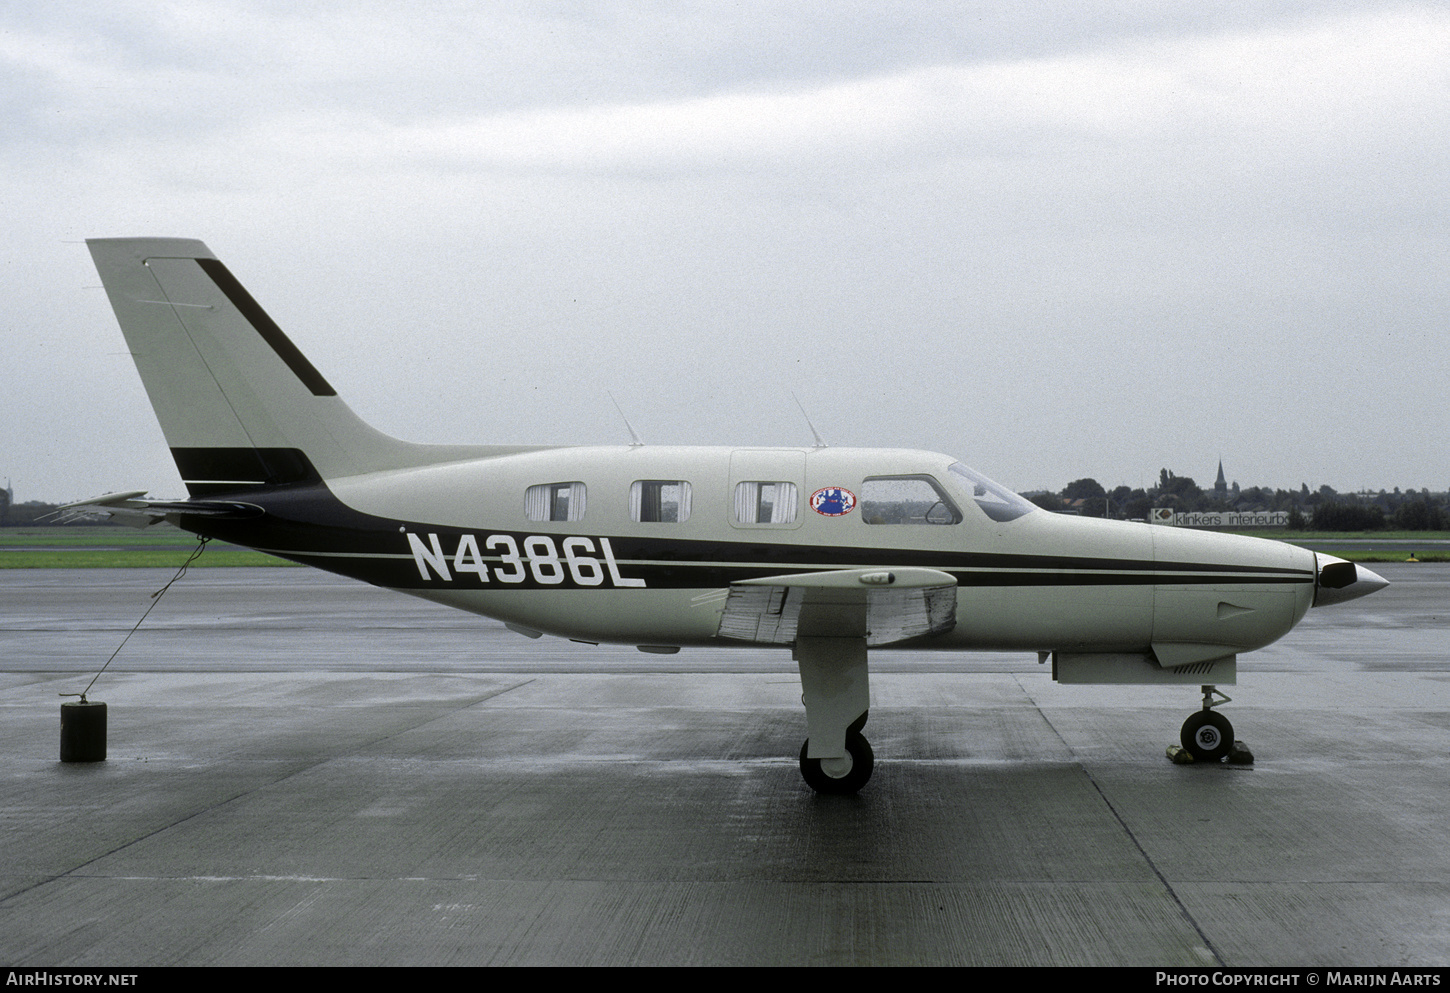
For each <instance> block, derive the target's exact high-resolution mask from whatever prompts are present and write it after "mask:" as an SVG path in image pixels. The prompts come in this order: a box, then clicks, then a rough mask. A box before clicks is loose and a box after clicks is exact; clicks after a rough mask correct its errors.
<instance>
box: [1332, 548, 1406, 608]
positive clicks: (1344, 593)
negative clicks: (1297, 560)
mask: <svg viewBox="0 0 1450 993" xmlns="http://www.w3.org/2000/svg"><path fill="white" fill-rule="evenodd" d="M1314 557H1315V559H1316V560H1317V561H1318V568H1319V572H1318V575H1316V576H1315V577H1314V606H1316V607H1325V606H1328V605H1329V604H1331V603H1344V602H1345V601H1346V600H1358V599H1359V598H1360V597H1362V596H1369V595H1370V594H1371V593H1376V592H1378V591H1380V590H1382V589H1384V588H1385V587H1386V586H1388V585H1390V584H1389V580H1387V579H1385V578H1384V577H1382V576H1380V575H1379V574H1377V573H1375V572H1371V571H1370V570H1369V569H1366V568H1365V567H1364V566H1362V565H1357V564H1355V563H1354V562H1346V561H1345V560H1344V559H1338V558H1335V557H1334V556H1333V555H1325V554H1323V553H1321V552H1316V553H1314Z"/></svg>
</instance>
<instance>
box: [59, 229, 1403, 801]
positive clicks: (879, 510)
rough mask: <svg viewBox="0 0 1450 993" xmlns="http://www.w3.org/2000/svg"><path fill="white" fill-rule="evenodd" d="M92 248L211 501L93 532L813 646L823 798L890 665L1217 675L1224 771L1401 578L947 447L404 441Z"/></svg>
mask: <svg viewBox="0 0 1450 993" xmlns="http://www.w3.org/2000/svg"><path fill="white" fill-rule="evenodd" d="M88 244H89V246H90V250H91V254H92V256H93V258H94V259H95V263H96V268H97V270H98V272H99V273H100V276H101V281H102V283H103V284H104V285H105V288H106V293H107V295H108V297H109V298H110V301H111V305H112V307H113V309H114V310H115V312H116V317H117V320H118V322H119V323H120V325H121V330H122V332H123V333H124V334H125V336H126V341H127V344H128V346H129V349H130V351H131V354H132V355H133V357H134V358H135V361H136V366H137V369H138V371H139V372H140V375H141V380H142V383H143V384H144V385H145V388H146V391H147V394H148V396H149V397H150V399H151V403H152V406H153V407H154V408H155V410H156V415H157V418H158V420H159V421H160V423H161V428H162V431H163V432H164V434H165V436H166V439H167V443H168V444H169V446H170V447H171V452H172V455H173V457H174V458H175V460H176V464H177V467H178V469H179V470H180V472H181V475H182V479H183V480H184V481H185V483H186V486H187V489H188V492H189V493H190V495H191V497H190V499H188V500H170V501H157V500H147V499H144V497H145V494H144V492H143V491H131V492H127V493H118V494H110V495H107V496H105V497H98V498H96V499H95V500H91V501H82V502H81V503H79V504H74V505H71V506H70V507H69V508H67V513H74V514H108V515H110V516H113V517H115V518H117V519H118V520H122V521H124V522H126V523H131V524H134V525H136V526H145V525H147V524H150V523H154V522H155V521H157V520H163V519H164V520H167V521H170V522H171V523H174V524H176V525H178V526H180V527H182V528H184V529H186V530H189V531H192V532H194V533H196V534H199V535H204V536H211V537H217V538H221V539H223V540H226V541H229V542H233V543H235V544H240V545H244V546H248V547H251V548H257V549H260V550H262V551H267V552H271V553H273V554H276V555H280V556H283V557H286V558H290V559H293V560H295V561H298V562H302V563H305V564H307V565H312V566H316V567H318V568H322V569H327V570H329V571H332V572H336V573H339V574H342V575H346V576H352V577H354V578H357V579H361V580H363V581H366V582H370V583H373V584H375V585H378V586H384V587H388V588H391V589H396V590H399V591H402V592H406V593H409V594H412V595H415V596H420V597H425V598H427V599H430V600H435V601H437V602H439V603H444V604H448V605H450V606H453V607H457V608H460V609H463V610H469V611H473V612H475V613H479V614H484V615H487V616H490V617H494V618H497V619H499V620H501V621H503V622H504V623H505V624H507V625H508V626H509V627H510V628H512V629H513V630H516V631H522V632H528V633H530V634H531V635H534V634H538V633H540V632H542V633H547V634H552V635H557V636H561V637H569V638H575V639H577V640H582V641H591V642H614V643H624V644H633V645H637V646H640V647H641V648H642V649H644V650H647V651H657V652H658V651H664V652H668V651H673V650H675V649H676V648H678V647H679V646H682V645H733V646H737V647H741V648H747V649H748V648H752V647H753V648H755V649H757V650H764V649H765V648H768V647H772V646H779V647H786V646H789V647H790V648H791V649H792V653H793V656H794V658H795V660H796V662H797V663H798V665H799V669H800V677H801V685H802V690H803V694H802V696H803V700H804V702H805V709H806V725H807V731H808V735H809V738H808V740H807V743H806V745H805V746H804V747H803V748H802V752H801V771H802V773H803V775H804V776H805V778H806V780H807V782H808V783H810V785H811V786H812V787H813V788H814V789H817V790H820V791H823V792H832V793H843V792H844V793H849V792H854V791H855V790H858V789H860V788H861V786H863V785H864V784H865V782H866V781H867V779H869V778H870V775H871V770H872V767H873V765H874V757H873V756H872V753H871V749H870V746H869V744H868V743H867V742H866V739H865V738H864V737H863V736H862V734H861V731H862V728H863V726H864V724H865V722H866V717H867V713H868V709H869V689H868V678H867V677H868V674H867V658H868V650H876V649H881V648H888V647H899V646H910V647H911V648H913V649H915V650H921V651H952V650H971V649H999V650H1020V651H1024V652H1027V651H1036V652H1039V653H1040V654H1041V655H1042V656H1043V657H1044V658H1045V657H1047V656H1049V655H1050V656H1051V657H1052V658H1053V662H1054V664H1053V671H1054V675H1055V677H1056V678H1058V679H1060V680H1062V681H1063V682H1115V683H1164V684H1170V685H1171V684H1174V683H1182V682H1185V681H1188V680H1192V679H1196V678H1200V677H1202V681H1203V683H1204V684H1206V685H1205V687H1204V688H1205V694H1204V699H1205V707H1204V709H1203V710H1202V711H1200V712H1199V713H1198V714H1195V715H1194V716H1193V717H1191V718H1190V719H1189V721H1188V722H1187V723H1185V725H1184V729H1183V733H1182V738H1183V741H1184V744H1185V746H1186V747H1188V748H1189V750H1190V751H1191V752H1193V753H1194V754H1196V755H1198V756H1199V757H1201V758H1216V757H1219V756H1221V755H1223V754H1224V753H1225V752H1226V751H1227V745H1228V744H1232V740H1233V739H1232V733H1231V729H1230V728H1229V726H1228V722H1227V721H1226V720H1224V719H1223V717H1222V715H1221V714H1219V713H1218V712H1216V711H1213V710H1211V709H1210V708H1211V707H1212V705H1213V704H1212V702H1211V698H1212V693H1210V692H1209V691H1210V690H1212V685H1208V684H1211V683H1213V682H1215V681H1216V682H1232V680H1233V673H1234V671H1235V669H1234V665H1235V660H1236V658H1237V656H1238V655H1239V654H1242V653H1244V652H1248V651H1252V650H1253V649H1255V648H1259V647H1262V646H1263V645H1266V644H1269V643H1270V642H1272V641H1274V640H1275V639H1277V638H1279V637H1281V636H1283V635H1284V634H1285V633H1286V632H1287V631H1288V630H1289V629H1290V628H1292V627H1293V626H1294V624H1296V623H1297V622H1298V621H1299V619H1300V618H1302V617H1303V616H1304V614H1305V612H1306V611H1307V610H1308V609H1309V607H1310V606H1311V605H1320V606H1322V605H1325V604H1329V603H1335V602H1341V601H1343V600H1346V599H1351V598H1353V597H1356V596H1363V595H1365V594H1367V593H1371V592H1374V590H1376V589H1379V588H1380V587H1382V586H1383V585H1384V581H1383V580H1382V579H1380V578H1379V577H1378V576H1375V575H1374V573H1372V572H1370V571H1369V570H1367V569H1364V568H1363V567H1356V566H1354V565H1353V564H1351V563H1346V562H1341V561H1339V560H1336V559H1332V558H1331V557H1328V556H1320V557H1318V558H1316V556H1315V555H1314V553H1312V552H1309V551H1305V550H1303V549H1299V548H1295V547H1293V546H1290V545H1285V544H1281V543H1278V542H1271V541H1261V540H1257V539H1251V538H1242V537H1236V536H1231V535H1216V534H1205V533H1201V532H1188V531H1184V530H1181V529H1175V528H1164V527H1156V526H1150V525H1144V524H1132V523H1122V522H1112V521H1094V520H1083V519H1078V518H1068V517H1062V516H1059V515H1054V514H1049V513H1047V512H1045V511H1041V510H1038V509H1036V508H1034V507H1032V506H1031V505H1030V504H1028V503H1027V502H1026V501H1024V500H1022V499H1021V497H1019V496H1017V495H1016V494H1014V493H1012V492H1011V491H1009V490H1006V489H1005V488H1003V487H1001V486H998V485H997V484H996V483H993V482H992V481H991V480H989V479H987V478H986V477H984V476H981V475H980V474H978V473H975V472H974V471H973V470H970V469H968V468H966V467H965V466H963V465H962V464H961V463H959V462H956V461H955V460H953V459H952V458H950V457H948V456H944V455H938V454H936V453H933V452H922V451H913V450H899V449H852V448H826V447H824V446H817V447H811V448H804V447H802V448H777V449H749V448H688V447H663V446H661V447H656V446H648V445H621V446H615V447H604V448H574V447H570V448H557V447H555V448H548V447H527V446H501V445H422V444H414V443H411V442H405V441H400V440H398V439H396V438H391V437H389V436H387V435H384V434H382V433H381V432H378V431H376V430H374V429H373V428H372V427H370V426H368V425H367V424H366V423H364V422H363V421H362V419H360V418H359V417H358V416H357V415H356V414H355V413H354V412H353V411H352V410H351V409H350V408H349V407H348V406H347V405H346V404H345V403H344V402H343V401H342V400H341V398H339V397H338V396H337V393H336V391H335V390H334V389H333V388H332V386H331V384H330V383H329V382H328V381H327V379H326V378H325V377H324V376H323V375H322V373H321V372H320V371H318V370H317V369H316V368H315V367H314V366H313V365H312V364H311V363H310V362H309V361H308V360H307V358H306V357H305V356H304V355H303V354H302V352H301V350H300V349H298V348H297V347H296V345H294V344H293V342H292V341H291V339H290V338H289V337H288V336H287V335H286V334H285V333H284V332H283V331H282V329H281V328H279V327H278V326H277V324H276V323H275V322H274V321H273V320H272V319H271V318H270V317H269V316H268V315H267V313H266V312H265V311H264V310H263V309H262V307H261V306H260V305H259V304H258V303H257V302H256V300H254V299H253V298H252V296H251V295H250V294H249V293H248V292H247V291H246V289H244V288H243V287H242V285H241V283H240V282H239V281H238V280H237V279H236V278H235V277H234V276H233V275H232V273H231V272H230V271H229V270H228V269H227V268H226V266H224V265H223V264H222V263H221V262H220V261H219V260H218V259H217V258H216V256H215V255H213V254H212V253H211V252H210V251H209V250H208V249H207V248H206V246H205V245H203V244H202V243H201V242H198V241H190V240H184V239H174V238H128V239H99V240H93V241H90V242H88ZM1205 715H1206V716H1205ZM1225 739H1226V741H1225Z"/></svg>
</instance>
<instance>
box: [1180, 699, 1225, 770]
mask: <svg viewBox="0 0 1450 993" xmlns="http://www.w3.org/2000/svg"><path fill="white" fill-rule="evenodd" d="M1215 696H1219V697H1223V699H1222V700H1215V699H1214V697H1215ZM1228 702H1229V698H1228V697H1227V696H1224V694H1222V693H1220V692H1218V690H1217V689H1216V688H1215V687H1212V686H1205V687H1203V709H1202V710H1200V711H1197V712H1196V713H1193V714H1190V715H1189V717H1188V720H1186V721H1184V722H1183V730H1182V731H1180V732H1179V734H1178V740H1179V741H1181V742H1182V743H1183V747H1184V749H1185V750H1187V752H1188V754H1189V755H1192V756H1193V760H1194V761H1195V762H1217V761H1219V760H1220V759H1222V758H1223V757H1224V756H1225V755H1227V754H1228V753H1229V750H1230V749H1232V748H1233V746H1234V726H1233V725H1232V724H1230V723H1229V719H1228V718H1227V717H1225V716H1223V715H1222V714H1220V713H1217V712H1215V711H1214V710H1213V709H1212V708H1213V707H1214V706H1215V705H1216V704H1219V703H1228Z"/></svg>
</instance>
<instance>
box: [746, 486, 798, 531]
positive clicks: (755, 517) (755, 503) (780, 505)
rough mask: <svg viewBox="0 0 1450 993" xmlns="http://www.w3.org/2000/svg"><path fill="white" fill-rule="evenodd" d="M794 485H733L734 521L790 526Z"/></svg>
mask: <svg viewBox="0 0 1450 993" xmlns="http://www.w3.org/2000/svg"><path fill="white" fill-rule="evenodd" d="M795 515H796V493H795V483H767V482H758V483H737V484H735V519H736V520H737V521H739V522H740V523H741V524H792V523H794V522H795Z"/></svg>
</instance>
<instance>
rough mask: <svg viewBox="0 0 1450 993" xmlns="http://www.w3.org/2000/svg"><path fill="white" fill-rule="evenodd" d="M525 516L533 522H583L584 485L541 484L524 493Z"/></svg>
mask: <svg viewBox="0 0 1450 993" xmlns="http://www.w3.org/2000/svg"><path fill="white" fill-rule="evenodd" d="M524 516H525V517H527V518H528V519H529V520H531V521H582V520H583V519H584V484H583V483H540V484H539V485H538V486H530V487H529V488H528V489H527V490H525V491H524Z"/></svg>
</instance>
